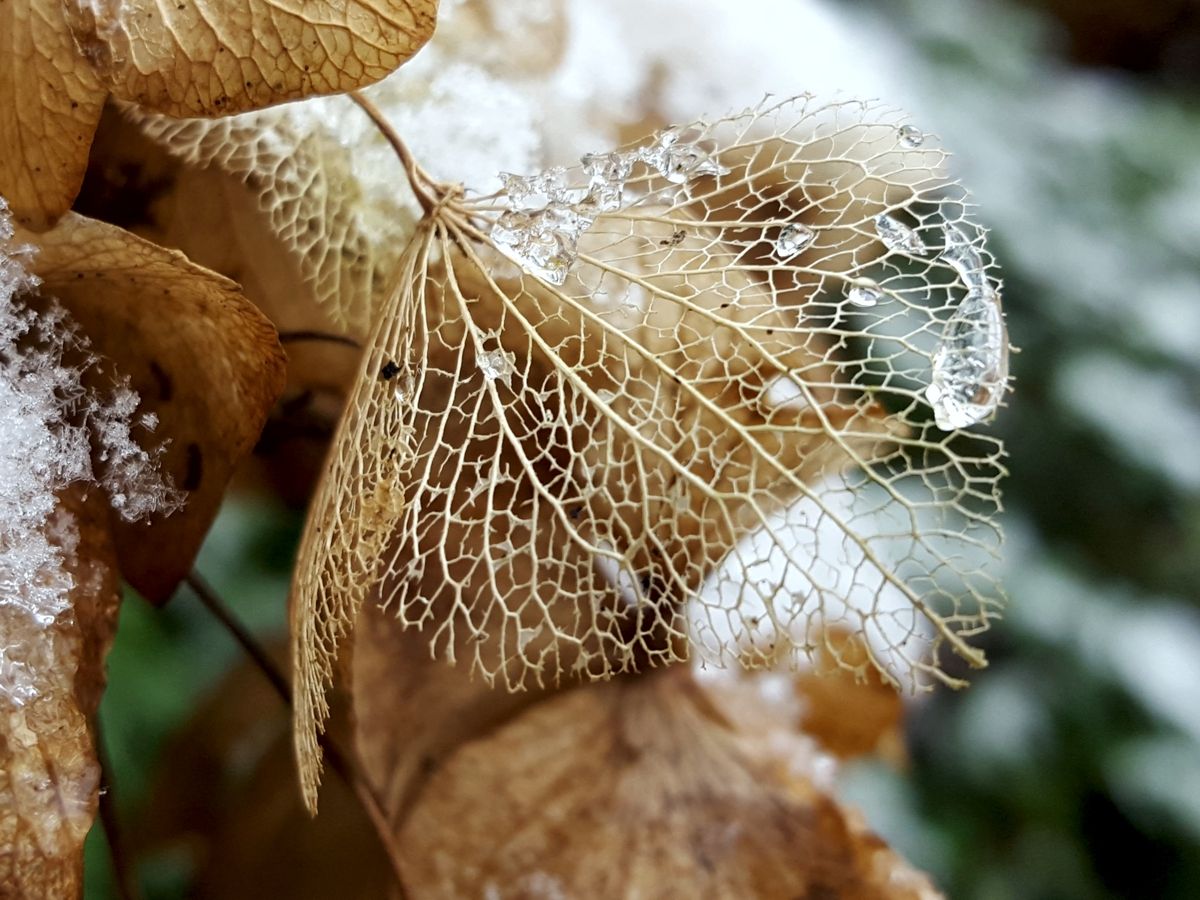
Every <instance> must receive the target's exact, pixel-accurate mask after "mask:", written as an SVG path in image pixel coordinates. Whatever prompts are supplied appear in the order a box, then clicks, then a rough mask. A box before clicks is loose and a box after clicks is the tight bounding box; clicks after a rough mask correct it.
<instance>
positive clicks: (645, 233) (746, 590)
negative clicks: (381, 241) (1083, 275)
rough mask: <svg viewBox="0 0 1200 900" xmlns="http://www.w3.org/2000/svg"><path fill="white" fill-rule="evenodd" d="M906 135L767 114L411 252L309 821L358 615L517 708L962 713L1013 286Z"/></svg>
mask: <svg viewBox="0 0 1200 900" xmlns="http://www.w3.org/2000/svg"><path fill="white" fill-rule="evenodd" d="M902 124H903V120H902V119H900V118H899V117H897V116H895V115H894V114H891V113H889V112H887V111H886V110H880V109H877V108H873V107H871V106H869V105H866V104H861V103H856V102H855V103H835V104H832V105H825V106H822V105H818V104H815V103H813V102H811V101H810V100H809V99H807V98H801V99H797V100H792V101H786V102H782V103H777V104H772V105H766V106H763V107H761V108H758V109H755V110H752V111H749V112H747V113H745V114H743V115H740V116H736V117H732V118H728V119H723V120H720V121H717V122H715V123H712V124H708V123H704V122H697V123H694V124H691V125H687V126H682V127H678V128H672V129H669V130H667V131H665V132H662V133H660V134H658V135H656V136H654V137H652V138H650V139H648V140H646V141H644V142H642V143H640V144H638V145H636V146H632V147H627V148H623V149H621V150H619V151H614V152H612V153H609V152H607V151H606V152H602V153H598V154H592V155H589V156H588V157H585V158H584V160H583V161H582V163H581V165H580V166H579V167H577V168H572V169H551V170H547V171H545V172H542V173H536V174H534V175H531V176H520V175H510V176H506V177H505V180H504V184H505V190H504V191H503V192H501V193H500V194H499V195H498V196H496V197H494V198H485V199H483V200H479V201H470V200H464V199H462V198H461V196H460V195H457V194H451V195H448V196H447V197H446V198H445V202H444V203H443V205H442V206H441V207H440V208H439V210H438V211H437V213H435V215H434V216H433V217H432V218H430V219H428V220H426V221H425V222H424V223H422V225H421V226H420V227H419V229H418V232H417V236H416V238H415V239H414V240H413V242H412V243H411V244H410V245H409V248H408V250H407V251H406V254H405V256H404V261H403V264H402V265H401V267H400V284H401V286H400V289H399V290H398V291H397V292H396V293H395V294H394V295H393V296H392V298H391V300H390V302H389V304H388V305H387V306H386V307H385V308H384V309H383V310H381V311H380V313H379V315H378V316H377V317H376V320H375V324H374V331H373V335H372V338H371V340H370V342H369V345H368V346H369V350H368V352H367V353H366V354H365V356H364V362H363V368H362V370H361V375H360V378H359V381H358V384H357V386H356V388H355V391H354V392H353V394H352V395H351V398H350V402H349V404H348V406H347V411H346V414H345V417H344V419H343V422H342V425H341V428H340V431H339V435H338V437H337V438H336V439H335V446H334V448H333V451H332V455H331V460H330V463H329V468H328V471H327V474H326V478H325V479H324V482H323V484H322V487H321V489H320V491H319V493H318V496H317V498H316V500H315V501H314V504H313V508H312V510H311V512H310V520H309V524H308V527H307V529H306V533H305V536H304V538H303V541H302V546H301V556H300V564H299V566H298V568H297V576H296V583H295V585H294V595H295V596H294V602H295V605H294V610H293V615H294V617H295V622H294V626H295V627H294V629H293V634H294V640H295V642H296V644H295V648H296V650H295V652H296V673H297V685H298V692H297V697H298V728H297V740H298V747H299V751H300V758H301V761H302V763H303V764H304V768H305V771H304V786H305V790H306V794H307V796H308V797H309V799H310V801H311V799H312V797H313V796H314V795H315V794H314V792H315V771H314V769H313V768H312V762H313V760H314V759H315V751H316V745H315V732H316V728H317V727H318V725H317V723H319V722H320V721H322V720H323V718H324V715H325V700H324V697H323V693H324V686H325V685H326V684H327V683H328V681H329V679H330V677H331V673H332V661H333V659H334V657H335V655H336V652H337V647H338V644H339V642H340V641H341V639H342V638H343V637H344V636H345V634H346V632H347V631H348V629H349V626H350V623H351V622H352V620H353V615H354V612H355V610H356V609H357V608H358V605H359V604H360V603H361V602H362V601H363V599H365V597H366V596H367V594H368V592H369V591H374V592H375V594H376V596H377V597H378V600H379V602H380V603H381V605H382V606H383V607H384V608H386V609H387V610H389V611H390V612H391V613H392V614H394V615H395V616H396V617H397V618H398V619H399V620H400V622H401V623H403V624H404V625H405V626H407V627H411V628H415V629H420V631H421V634H422V636H423V637H424V638H425V639H426V640H427V642H428V644H429V646H430V647H431V649H432V650H433V651H434V652H435V653H437V654H440V655H443V656H445V657H447V658H449V659H451V660H455V661H460V662H462V663H463V664H465V665H467V666H469V667H470V668H471V669H472V670H473V671H475V672H477V673H478V674H479V675H481V676H483V677H484V678H485V679H488V680H491V681H496V682H499V683H501V684H503V685H504V686H506V687H508V688H510V689H523V688H529V687H536V686H542V685H547V684H554V683H557V682H558V681H560V680H562V679H570V678H577V677H590V678H605V677H609V676H611V675H613V674H615V673H619V672H628V671H634V670H638V669H642V668H645V667H647V666H651V665H654V664H661V663H670V662H673V661H677V660H681V659H684V658H688V657H689V656H698V657H699V658H701V659H702V660H706V661H710V662H713V663H717V664H724V663H728V662H732V661H736V662H739V663H741V664H743V665H749V666H755V665H774V664H778V663H785V662H788V661H797V662H799V661H803V660H806V659H814V658H816V656H815V655H816V654H822V655H824V654H828V655H830V656H832V658H833V660H834V661H835V662H836V663H838V664H840V665H843V666H845V667H848V668H853V669H860V670H863V669H867V668H874V669H875V670H877V671H878V672H879V673H880V674H882V675H883V676H884V677H885V678H886V679H887V680H889V681H891V682H893V683H896V682H900V683H906V684H909V685H923V684H926V683H928V682H929V681H930V680H931V679H940V680H943V681H953V679H952V678H951V677H950V676H948V675H947V674H945V672H944V671H943V669H942V664H943V662H944V657H945V650H946V649H947V648H948V649H949V650H951V651H952V652H953V653H955V654H957V655H959V656H961V657H963V658H964V659H965V660H967V661H968V662H969V663H971V664H975V665H980V664H982V662H983V660H982V655H981V654H980V653H979V651H978V650H976V649H974V648H972V647H971V646H970V645H969V644H968V643H967V638H969V636H970V635H971V634H973V633H974V632H976V631H979V630H981V629H983V628H985V627H986V626H987V623H988V621H989V619H990V617H991V616H992V615H993V614H994V606H995V603H996V590H995V586H994V584H993V582H992V580H991V577H990V575H989V574H988V569H987V564H988V562H989V560H990V558H991V557H992V555H993V554H994V552H995V548H996V543H997V541H998V531H997V528H996V526H995V524H994V522H993V516H994V514H995V512H996V511H997V509H998V505H999V495H998V481H999V477H1000V475H1001V473H1002V464H1001V458H1002V455H1003V454H1002V448H1001V447H1000V445H999V443H998V441H997V440H996V439H995V438H993V437H990V436H988V435H986V434H974V433H968V432H963V431H958V430H951V429H959V428H961V427H962V426H964V425H966V424H971V423H975V422H979V421H982V420H984V419H986V418H987V417H989V416H990V415H991V413H992V412H993V411H994V410H995V408H996V406H997V405H998V404H999V402H1000V400H1001V397H1002V394H1003V391H1004V389H1005V383H1006V353H1007V339H1006V337H1005V335H1004V329H1003V318H1002V316H1001V314H1000V308H999V302H1000V301H999V297H1000V284H999V282H998V281H997V280H996V278H995V277H994V274H993V273H992V271H991V265H990V264H991V258H990V256H989V255H988V254H987V251H986V249H985V247H984V234H983V231H982V229H980V228H979V227H978V226H976V225H974V224H973V223H972V221H971V220H970V218H969V212H970V207H969V204H968V203H967V200H966V197H965V194H964V192H963V191H962V189H961V188H959V187H958V186H957V185H956V184H955V183H953V182H951V181H949V180H948V179H947V177H946V176H945V175H944V173H943V165H944V163H945V154H944V153H943V152H942V151H941V150H940V149H938V148H937V147H936V145H935V144H934V142H933V141H932V139H926V140H923V141H922V142H921V144H920V145H919V146H916V147H914V146H912V141H911V136H910V135H908V133H907V132H905V131H903V130H902V129H901V126H902ZM980 302H982V303H985V304H991V308H990V311H989V313H988V314H986V315H981V314H979V313H977V312H975V311H974V310H975V309H976V306H975V304H977V303H980ZM845 633H850V634H856V635H861V636H862V638H863V640H862V641H861V647H863V648H865V653H861V652H855V653H854V654H852V655H845V654H844V653H843V648H844V647H845V646H846V644H845V642H844V641H831V640H830V639H829V635H831V634H845Z"/></svg>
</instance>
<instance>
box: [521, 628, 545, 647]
mask: <svg viewBox="0 0 1200 900" xmlns="http://www.w3.org/2000/svg"><path fill="white" fill-rule="evenodd" d="M541 633H542V626H541V625H538V626H537V627H535V628H518V629H517V650H518V651H520V652H522V653H523V652H525V648H526V647H528V646H529V644H530V642H531V641H533V640H534V639H535V638H536V637H537V636H538V635H539V634H541Z"/></svg>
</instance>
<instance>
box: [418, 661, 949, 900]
mask: <svg viewBox="0 0 1200 900" xmlns="http://www.w3.org/2000/svg"><path fill="white" fill-rule="evenodd" d="M798 752H800V753H801V754H804V753H805V752H807V751H806V750H805V749H804V747H803V746H801V747H800V748H799V750H798ZM484 798H486V799H484ZM399 847H400V850H401V853H402V854H403V857H404V860H405V874H406V877H407V878H408V881H409V884H408V889H409V890H410V891H411V892H412V893H414V894H416V895H418V896H421V897H430V898H433V897H467V896H487V897H497V898H529V897H626V896H628V897H632V896H640V897H664V898H665V897H729V898H733V897H738V898H744V897H855V898H889V900H900V898H905V900H918V898H919V900H925V898H935V897H937V896H939V895H938V894H937V892H936V891H935V890H934V889H933V888H932V886H931V885H930V883H929V881H928V879H927V878H925V877H924V876H923V875H921V874H920V873H917V872H916V871H914V870H913V869H911V868H909V867H908V866H907V864H905V863H904V862H903V861H902V860H900V859H899V858H898V857H897V856H896V855H895V854H894V853H892V852H891V851H890V850H889V849H888V848H887V847H886V845H884V844H883V842H882V841H880V840H879V839H878V838H877V837H875V836H874V835H873V834H871V833H870V832H868V831H867V830H866V829H865V828H864V827H863V825H862V824H861V821H860V820H859V819H858V817H857V816H856V815H855V814H854V813H852V812H850V811H847V810H845V809H843V808H842V807H841V806H839V805H838V803H837V802H836V801H835V800H834V799H833V798H832V797H831V796H830V794H829V793H828V792H827V789H826V788H825V787H823V786H822V784H821V778H820V777H819V775H816V774H815V773H814V772H813V771H810V770H806V769H805V768H804V765H803V763H797V762H796V761H787V760H784V759H783V758H782V757H781V754H780V752H779V750H778V749H777V751H776V753H775V754H766V753H764V752H763V750H762V743H761V742H760V741H758V740H756V739H755V738H754V736H745V735H743V734H741V733H739V731H738V730H737V729H736V728H735V727H734V726H732V725H731V724H730V723H729V722H728V721H727V720H726V719H724V717H722V716H721V715H720V713H719V712H718V711H717V710H716V708H715V707H714V706H713V705H712V704H711V702H710V701H709V700H708V698H707V697H706V696H705V694H704V692H703V690H701V689H700V688H698V687H697V686H696V685H695V684H694V683H693V682H692V681H691V680H690V678H689V676H688V674H687V672H686V670H682V669H675V670H672V671H669V672H665V673H663V674H661V675H656V676H651V677H648V678H641V679H637V680H635V681H623V682H615V683H611V684H606V685H589V686H587V687H585V688H581V689H579V690H575V691H570V692H567V693H565V694H561V695H559V696H557V697H555V698H553V699H551V700H549V701H547V702H544V703H542V704H539V705H538V706H536V707H534V708H533V709H531V710H529V711H527V712H525V713H523V714H521V715H519V716H518V717H517V718H515V719H514V720H512V721H511V722H508V723H507V724H505V725H502V726H501V727H500V728H498V729H497V730H496V731H494V732H493V733H491V734H488V735H485V736H483V737H480V738H479V739H477V740H474V741H471V742H469V743H467V744H464V745H463V746H462V747H461V748H459V749H458V750H457V752H455V753H454V754H453V755H452V756H451V758H450V759H449V761H448V762H447V763H446V765H445V766H444V767H443V768H441V769H440V770H439V771H437V772H436V773H435V774H434V775H433V777H432V778H431V779H430V781H429V783H428V784H427V785H426V787H425V789H424V791H423V792H422V794H421V796H420V797H419V798H418V800H417V802H416V804H415V806H414V807H413V810H412V813H411V815H410V816H409V817H408V819H407V821H406V823H405V825H404V827H403V829H402V830H401V831H400V835H399Z"/></svg>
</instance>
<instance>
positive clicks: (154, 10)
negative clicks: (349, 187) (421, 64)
mask: <svg viewBox="0 0 1200 900" xmlns="http://www.w3.org/2000/svg"><path fill="white" fill-rule="evenodd" d="M436 14H437V0H287V2H267V0H251V2H240V0H200V2H189V3H158V2H153V0H67V2H63V0H9V2H6V3H5V4H4V5H3V6H0V35H2V37H0V41H3V42H4V43H3V44H2V45H0V46H3V49H4V50H5V52H3V53H0V95H3V96H6V97H12V98H15V102H14V103H13V106H12V112H11V113H9V114H6V115H4V116H0V195H2V196H5V197H6V198H7V199H8V201H9V203H10V205H11V206H12V209H13V211H14V214H15V216H16V218H17V220H18V221H19V222H22V223H23V224H27V225H29V226H31V227H34V228H38V229H41V228H44V227H48V226H49V225H51V224H53V222H54V221H55V220H56V219H57V218H58V217H59V216H60V215H62V213H63V212H65V211H66V210H67V209H68V208H69V207H70V205H71V202H72V200H73V199H74V197H75V194H76V192H77V191H78V189H79V183H80V181H81V180H82V178H83V172H84V168H85V166H86V161H87V151H88V147H89V145H90V143H91V139H92V133H93V131H94V130H95V126H96V123H97V121H98V119H99V116H100V110H101V108H102V106H103V104H104V101H105V99H106V97H108V96H109V95H110V94H111V95H112V96H113V97H115V98H117V99H120V100H125V101H129V102H132V103H136V104H138V105H140V106H142V107H144V108H146V109H148V110H152V111H155V112H161V113H165V114H168V115H175V116H188V115H191V116H196V115H202V116H213V115H225V114H229V113H235V112H243V111H246V110H250V109H258V108H261V107H263V106H269V105H271V104H275V103H282V102H284V101H287V100H295V99H298V98H300V97H306V96H310V95H313V94H330V93H337V92H343V91H348V90H352V89H354V88H359V87H363V86H364V85H367V84H371V83H373V82H375V81H378V80H379V79H381V78H383V77H384V76H385V75H387V74H388V73H389V72H391V71H392V70H393V69H395V68H396V67H397V66H399V65H400V64H401V63H402V62H404V61H405V60H406V59H408V58H409V57H410V56H412V55H413V54H414V53H416V51H417V50H418V49H420V47H421V46H422V45H423V44H424V43H425V41H427V40H428V39H429V37H430V35H431V34H432V33H433V28H434V23H435V19H436Z"/></svg>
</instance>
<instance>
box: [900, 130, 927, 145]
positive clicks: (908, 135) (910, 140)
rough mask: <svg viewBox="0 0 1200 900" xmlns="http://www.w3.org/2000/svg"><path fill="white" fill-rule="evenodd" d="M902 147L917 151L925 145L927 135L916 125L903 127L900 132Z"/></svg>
mask: <svg viewBox="0 0 1200 900" xmlns="http://www.w3.org/2000/svg"><path fill="white" fill-rule="evenodd" d="M899 137H900V146H901V147H907V148H908V149H909V150H915V149H916V148H917V147H920V146H921V145H922V144H923V143H925V133H924V132H923V131H921V129H919V128H917V127H916V126H915V125H901V126H900V130H899Z"/></svg>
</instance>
